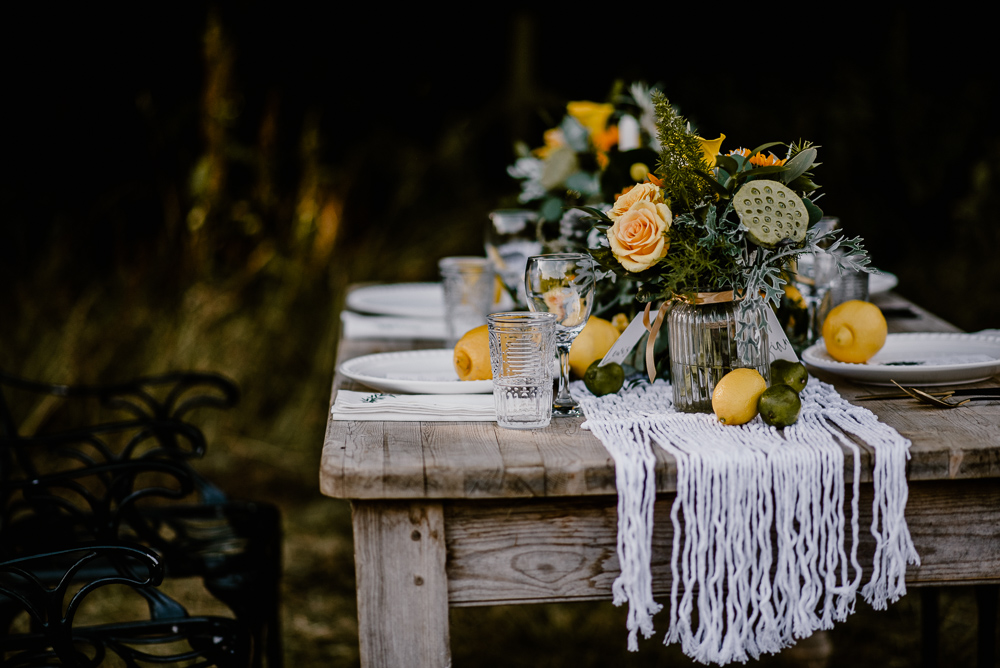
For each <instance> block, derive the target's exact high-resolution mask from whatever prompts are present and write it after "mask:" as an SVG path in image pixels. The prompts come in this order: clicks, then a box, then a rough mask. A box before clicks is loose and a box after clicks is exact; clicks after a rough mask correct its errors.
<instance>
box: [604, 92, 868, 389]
mask: <svg viewBox="0 0 1000 668" xmlns="http://www.w3.org/2000/svg"><path fill="white" fill-rule="evenodd" d="M651 99H652V104H653V109H654V115H655V122H656V126H657V138H658V143H659V156H658V162H657V166H656V169H655V170H654V172H651V173H650V174H648V175H646V176H645V177H644V178H643V179H642V180H641V181H639V180H637V181H638V182H637V183H634V184H632V185H631V186H629V187H627V188H626V189H624V190H623V192H621V193H620V194H618V196H617V197H616V198H615V200H614V204H613V205H612V206H611V207H610V209H606V208H605V209H604V210H602V209H601V208H599V207H585V209H586V211H587V212H589V213H590V214H591V217H590V218H589V220H591V221H592V222H596V225H595V227H596V228H597V229H598V230H600V232H601V233H602V234H600V235H599V236H598V238H597V239H596V243H593V244H592V245H591V248H590V252H591V254H592V255H593V257H594V258H595V260H596V261H597V262H598V263H599V264H600V265H601V267H602V268H603V269H604V270H605V271H606V272H608V273H609V274H613V275H615V276H617V277H620V278H624V279H626V280H627V281H629V282H630V283H631V284H633V285H635V286H636V287H635V294H636V297H637V298H638V299H639V301H640V302H646V303H647V304H651V303H653V302H656V301H662V302H663V306H662V307H661V309H660V311H659V316H658V317H657V320H656V327H657V328H658V325H659V324H660V323H661V322H662V319H663V317H664V315H665V312H666V311H667V304H669V303H671V302H677V301H680V302H684V303H687V304H702V303H706V300H707V303H716V304H718V303H724V302H732V303H734V304H735V307H734V308H735V310H736V317H735V325H736V336H735V340H734V344H735V345H736V346H738V347H739V350H738V352H735V353H734V355H733V357H734V361H732V362H728V361H727V362H725V363H723V364H722V365H721V366H722V367H723V368H725V367H730V368H731V367H732V366H760V365H761V360H760V359H759V358H760V356H763V367H764V368H763V370H762V371H763V373H764V375H765V377H767V376H766V370H767V369H766V367H767V351H766V350H763V351H760V350H758V351H757V357H758V359H757V360H756V362H753V360H751V358H752V357H753V356H754V355H753V351H752V348H753V346H754V345H756V346H757V347H758V348H759V347H760V345H761V339H762V338H763V339H764V342H763V345H764V346H765V347H766V329H765V316H764V311H763V309H764V308H765V307H768V306H769V305H774V306H775V307H776V306H777V305H778V304H779V302H780V299H781V297H782V295H783V294H784V286H785V285H786V283H787V274H786V270H787V268H788V265H789V264H790V262H791V261H793V260H794V259H795V258H796V257H797V256H798V255H800V254H802V253H819V252H831V253H832V252H833V251H837V253H836V254H835V257H836V259H837V262H838V264H839V266H841V267H844V268H853V269H865V268H866V267H867V264H868V256H867V253H866V252H865V250H864V249H863V247H862V245H861V239H860V238H853V239H847V238H843V237H839V236H837V234H838V233H837V232H835V231H834V232H821V231H820V229H819V228H817V227H816V226H815V225H816V223H817V222H819V220H820V219H821V217H822V215H823V212H822V210H821V209H820V207H819V206H818V205H817V201H818V200H819V199H820V194H819V193H818V191H819V188H820V187H819V186H818V185H817V184H816V183H815V181H814V180H813V170H814V169H815V168H816V167H817V166H818V165H819V163H818V162H817V160H816V159H817V148H818V147H817V146H814V145H813V144H811V143H810V142H808V141H799V142H797V143H790V144H781V143H780V142H774V143H769V144H765V145H763V146H759V147H757V148H755V149H752V150H748V149H745V148H736V149H733V150H730V151H728V152H726V153H724V154H723V153H722V151H721V147H722V144H723V142H724V140H725V135H720V136H719V137H718V138H717V139H713V140H706V139H703V138H702V137H699V136H698V135H697V134H696V133H695V132H694V131H693V130H692V128H691V127H690V124H689V123H687V121H686V120H685V119H684V118H683V117H682V116H681V115H680V114H679V113H678V112H677V110H676V109H674V108H673V107H672V106H671V105H670V102H669V101H668V100H667V98H666V97H665V96H664V95H663V94H662V93H660V92H659V91H653V92H652V94H651ZM779 146H781V147H783V148H784V149H785V155H784V157H782V158H779V157H777V156H776V155H775V154H774V153H773V152H771V151H772V149H776V147H779ZM765 151H766V152H767V153H765ZM647 310H648V307H647ZM671 336H673V330H671ZM703 338H704V337H703ZM706 345H707V344H706ZM712 345H713V346H714V347H715V348H718V341H715V342H714V343H713V344H712ZM702 348H704V346H702ZM673 349H674V345H673V342H671V351H672V353H673ZM701 353H702V357H704V350H702V351H701ZM672 356H673V355H672ZM708 361H709V362H712V360H708ZM702 362H704V359H703V360H702ZM750 362H753V363H750ZM698 364H701V362H697V363H695V365H696V366H697V365H698ZM710 365H711V364H710ZM671 368H672V371H676V370H677V365H676V364H674V361H673V360H672V364H671ZM715 375H716V376H717V375H718V372H716V373H715ZM683 380H684V379H677V378H675V379H674V381H675V387H676V386H677V385H678V384H679V382H678V381H683ZM716 380H717V378H716ZM686 382H688V383H689V384H690V383H691V382H694V383H695V384H700V385H701V386H702V387H701V390H702V394H704V390H705V389H706V386H712V385H714V382H713V381H712V380H711V378H708V379H707V380H706V379H705V378H702V379H701V380H698V379H697V378H696V379H695V380H694V381H692V380H691V377H690V375H689V376H688V377H687V379H686ZM707 389H708V391H709V396H710V389H711V388H710V387H707ZM675 394H676V392H675Z"/></svg>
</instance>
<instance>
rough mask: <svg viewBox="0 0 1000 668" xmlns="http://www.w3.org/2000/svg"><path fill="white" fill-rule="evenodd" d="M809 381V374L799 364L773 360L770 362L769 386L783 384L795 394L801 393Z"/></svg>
mask: <svg viewBox="0 0 1000 668" xmlns="http://www.w3.org/2000/svg"><path fill="white" fill-rule="evenodd" d="M808 380H809V372H808V371H806V368H805V366H803V365H802V363H801V362H789V361H788V360H774V361H773V362H771V384H772V385H779V384H781V383H784V384H785V385H787V386H788V387H790V388H792V389H793V390H795V391H796V392H801V391H802V390H804V389H805V387H806V382H807V381H808Z"/></svg>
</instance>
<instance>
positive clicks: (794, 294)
mask: <svg viewBox="0 0 1000 668" xmlns="http://www.w3.org/2000/svg"><path fill="white" fill-rule="evenodd" d="M782 290H784V291H785V297H786V298H787V299H788V301H790V302H791V303H792V304H793V305H794V306H795V308H805V307H806V300H805V299H804V298H803V297H802V293H801V292H799V289H798V288H797V287H795V286H794V285H789V284H788V283H785V284H784V285H783V286H782Z"/></svg>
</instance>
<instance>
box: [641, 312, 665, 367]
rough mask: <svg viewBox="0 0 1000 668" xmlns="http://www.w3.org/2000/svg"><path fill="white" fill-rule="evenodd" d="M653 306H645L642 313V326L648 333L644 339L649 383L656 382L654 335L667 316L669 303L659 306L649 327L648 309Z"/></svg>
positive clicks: (658, 331)
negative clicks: (647, 336)
mask: <svg viewBox="0 0 1000 668" xmlns="http://www.w3.org/2000/svg"><path fill="white" fill-rule="evenodd" d="M652 305H653V303H652V302H649V303H647V304H646V310H645V311H643V313H642V324H643V326H644V327H645V328H646V331H647V332H649V338H648V339H646V373H647V374H648V375H649V382H650V383H652V382H653V381H654V380H656V363H655V361H654V360H653V345H654V344H655V343H656V335H657V334H659V333H660V327H662V326H663V320H664V319H665V318H666V316H667V311H669V310H670V302H669V301H665V302H663V303H662V304H660V310H659V311H658V312H657V313H656V319H655V320H653V326H652V327H650V326H649V307H651V306H652Z"/></svg>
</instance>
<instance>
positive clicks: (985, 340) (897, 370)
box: [802, 333, 1000, 385]
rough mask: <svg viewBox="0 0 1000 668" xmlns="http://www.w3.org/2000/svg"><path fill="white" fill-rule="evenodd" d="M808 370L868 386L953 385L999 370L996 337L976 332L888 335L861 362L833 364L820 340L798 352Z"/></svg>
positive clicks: (995, 373)
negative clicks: (879, 348)
mask: <svg viewBox="0 0 1000 668" xmlns="http://www.w3.org/2000/svg"><path fill="white" fill-rule="evenodd" d="M802 361H803V363H804V364H805V365H806V366H807V367H809V368H810V370H816V369H819V370H822V371H828V372H830V373H833V374H836V375H838V376H842V377H844V378H850V379H851V380H855V381H857V382H859V383H870V384H872V385H892V381H894V380H895V381H896V382H897V383H899V384H901V385H954V384H959V383H974V382H976V381H978V380H986V379H987V378H991V377H993V376H995V375H997V374H998V373H1000V338H994V337H988V336H977V335H975V334H930V333H928V334H890V335H889V336H888V337H886V340H885V346H883V347H882V350H880V351H878V353H876V354H875V356H874V357H872V358H871V359H870V360H868V361H867V362H866V363H864V364H848V363H846V362H838V361H837V360H835V359H833V358H832V357H830V355H829V353H827V352H826V345H825V344H824V343H823V341H822V340H820V341H819V342H818V343H816V344H814V345H812V346H810V347H809V348H807V349H806V350H804V351H803V352H802Z"/></svg>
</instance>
